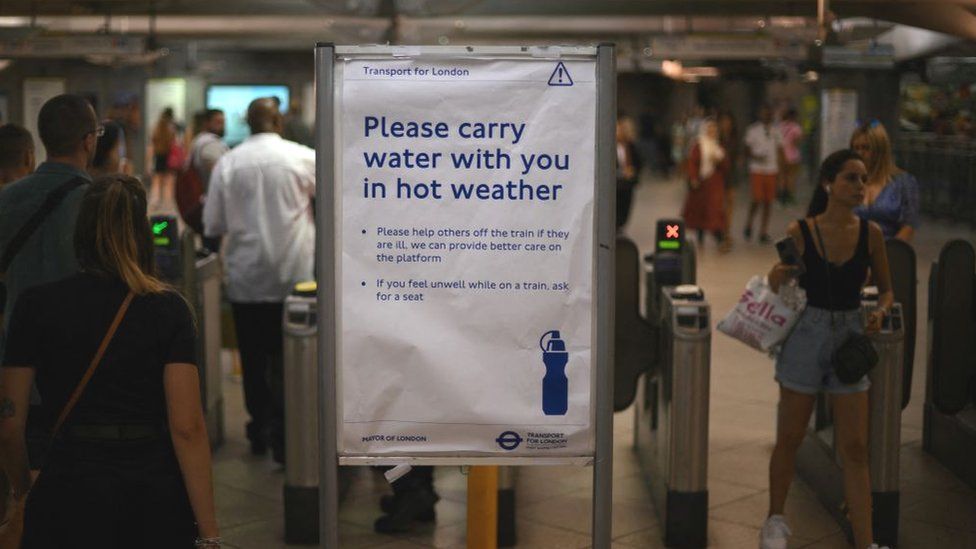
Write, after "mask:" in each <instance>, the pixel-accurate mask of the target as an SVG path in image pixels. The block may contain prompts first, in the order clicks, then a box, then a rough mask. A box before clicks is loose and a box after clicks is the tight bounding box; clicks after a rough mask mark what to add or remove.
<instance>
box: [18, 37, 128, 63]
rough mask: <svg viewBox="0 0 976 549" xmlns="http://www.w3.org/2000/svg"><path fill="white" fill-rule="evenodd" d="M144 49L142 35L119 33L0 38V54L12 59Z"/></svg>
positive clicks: (98, 54) (126, 53) (104, 53)
mask: <svg viewBox="0 0 976 549" xmlns="http://www.w3.org/2000/svg"><path fill="white" fill-rule="evenodd" d="M145 51H146V39H145V38H143V37H140V36H130V35H119V34H115V35H109V34H103V35H91V36H79V35H71V36H67V35H66V36H29V37H27V38H23V39H17V40H0V57H12V58H15V59H16V58H76V57H85V56H104V55H108V56H120V55H122V56H135V55H140V54H143V53H144V52H145Z"/></svg>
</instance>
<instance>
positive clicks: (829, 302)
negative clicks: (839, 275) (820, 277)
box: [812, 216, 834, 332]
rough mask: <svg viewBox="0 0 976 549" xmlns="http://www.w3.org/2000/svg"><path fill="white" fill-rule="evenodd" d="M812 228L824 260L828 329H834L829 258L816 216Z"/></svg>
mask: <svg viewBox="0 0 976 549" xmlns="http://www.w3.org/2000/svg"><path fill="white" fill-rule="evenodd" d="M812 219H813V230H814V231H816V233H817V242H819V243H820V254H821V256H822V257H823V260H824V268H825V269H826V270H827V306H828V307H830V331H831V332H833V331H834V294H833V292H832V291H831V290H830V259H828V258H827V246H824V241H823V237H822V236H820V225H817V216H813V218H812Z"/></svg>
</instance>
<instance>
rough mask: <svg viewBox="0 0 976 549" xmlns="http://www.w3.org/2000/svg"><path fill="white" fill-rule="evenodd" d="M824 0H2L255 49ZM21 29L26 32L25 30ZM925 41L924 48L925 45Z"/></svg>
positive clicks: (696, 26) (616, 32)
mask: <svg viewBox="0 0 976 549" xmlns="http://www.w3.org/2000/svg"><path fill="white" fill-rule="evenodd" d="M821 1H823V2H825V4H826V5H827V6H828V7H829V10H830V12H831V13H832V14H834V15H836V17H837V18H839V19H841V20H842V21H859V22H855V23H852V24H847V25H846V26H844V27H843V29H842V30H841V31H840V32H841V33H842V34H843V38H844V41H856V40H871V39H873V38H874V37H876V36H879V35H881V34H882V33H885V32H888V31H889V30H890V29H891V27H892V25H893V24H901V25H909V26H912V27H916V28H921V29H928V30H930V31H935V32H938V33H941V34H942V35H945V36H949V37H956V38H962V39H965V40H968V41H970V42H971V43H976V0H923V1H920V0H821ZM817 5H818V0H0V41H2V40H4V39H8V40H9V39H17V38H18V37H20V38H21V39H23V37H24V36H25V33H29V32H30V29H38V32H43V33H45V34H52V33H53V34H59V35H65V34H82V35H83V34H93V33H105V34H112V35H126V34H131V35H143V36H145V35H154V36H155V37H156V38H158V39H159V42H162V43H165V42H167V41H170V42H171V43H172V42H173V41H186V40H192V41H209V42H211V43H214V44H222V45H226V46H229V47H237V48H248V49H288V48H307V47H308V44H309V43H312V42H314V41H332V42H336V43H384V42H390V43H420V44H435V43H448V42H449V43H473V44H479V43H512V42H519V41H522V42H526V41H532V42H535V43H540V44H545V43H555V44H558V43H569V42H580V41H583V42H594V41H603V40H607V41H614V42H617V43H618V44H621V43H623V44H630V45H631V46H632V47H633V48H634V50H635V51H641V49H642V48H644V47H646V46H647V45H649V44H650V43H651V42H652V41H653V40H654V38H655V37H662V36H664V37H666V36H682V35H684V36H688V35H702V34H705V35H707V34H722V35H734V34H739V35H743V34H749V33H758V34H762V35H765V36H768V37H772V38H773V39H776V40H781V41H783V42H793V43H797V42H803V43H811V42H812V41H813V39H814V38H816V36H817V31H818V29H817V18H816V16H817ZM18 33H19V34H18ZM920 51H921V50H920Z"/></svg>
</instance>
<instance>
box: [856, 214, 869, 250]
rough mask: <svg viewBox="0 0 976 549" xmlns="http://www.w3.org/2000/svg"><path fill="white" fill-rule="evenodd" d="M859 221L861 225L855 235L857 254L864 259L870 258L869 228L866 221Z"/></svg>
mask: <svg viewBox="0 0 976 549" xmlns="http://www.w3.org/2000/svg"><path fill="white" fill-rule="evenodd" d="M860 219H861V224H860V226H859V227H858V233H857V253H858V254H861V253H863V254H864V257H870V255H871V242H870V240H869V235H868V229H869V228H870V227H869V225H868V222H867V220H865V219H864V218H863V217H862V218H860Z"/></svg>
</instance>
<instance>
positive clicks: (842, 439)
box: [832, 391, 874, 549]
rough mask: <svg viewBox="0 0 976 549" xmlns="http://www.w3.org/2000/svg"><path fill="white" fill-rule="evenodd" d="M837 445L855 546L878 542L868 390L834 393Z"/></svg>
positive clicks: (859, 547)
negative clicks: (873, 515) (873, 511)
mask: <svg viewBox="0 0 976 549" xmlns="http://www.w3.org/2000/svg"><path fill="white" fill-rule="evenodd" d="M832 400H833V403H834V429H835V430H836V435H837V449H838V452H839V453H840V458H841V464H842V465H843V467H844V495H845V498H846V499H847V507H848V510H849V512H850V518H851V527H852V528H853V530H854V547H855V548H856V549H863V548H865V547H868V546H869V545H871V543H873V542H874V533H873V531H872V529H871V474H870V472H869V470H868V465H869V460H868V393H867V391H862V392H859V393H851V394H846V395H833V397H832Z"/></svg>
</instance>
